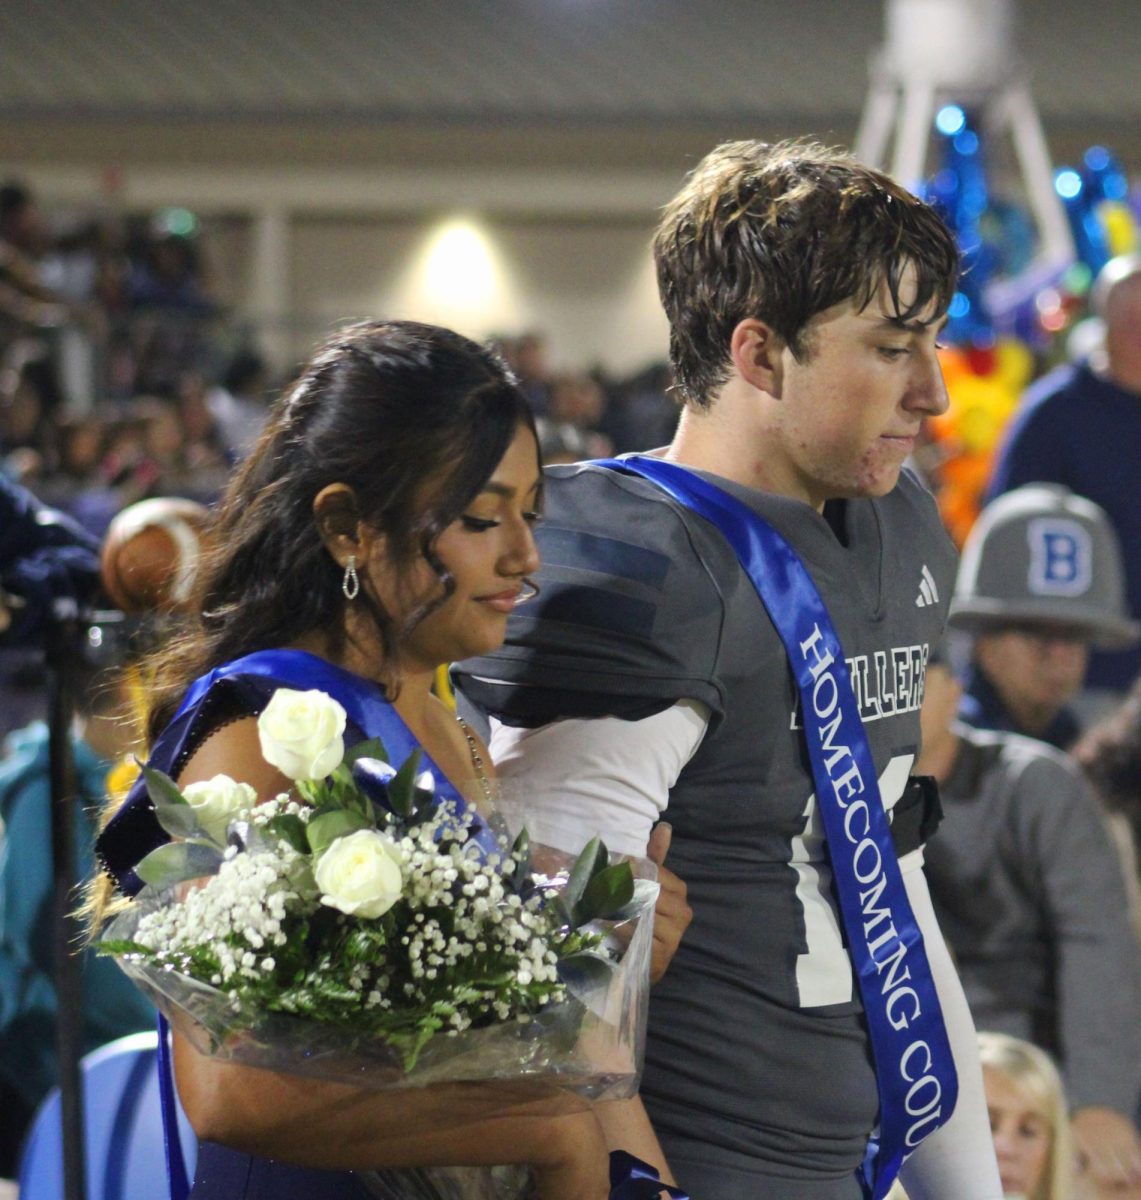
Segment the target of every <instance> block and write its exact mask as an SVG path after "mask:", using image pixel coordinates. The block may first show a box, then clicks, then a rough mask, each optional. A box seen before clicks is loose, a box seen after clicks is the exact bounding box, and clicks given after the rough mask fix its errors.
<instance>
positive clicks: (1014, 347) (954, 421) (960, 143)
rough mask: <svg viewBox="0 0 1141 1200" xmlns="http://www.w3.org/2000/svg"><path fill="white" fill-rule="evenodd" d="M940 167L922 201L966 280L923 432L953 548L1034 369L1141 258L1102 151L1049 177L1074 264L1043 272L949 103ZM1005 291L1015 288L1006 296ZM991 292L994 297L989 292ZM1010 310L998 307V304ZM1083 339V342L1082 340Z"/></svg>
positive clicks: (1023, 223)
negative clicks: (938, 217)
mask: <svg viewBox="0 0 1141 1200" xmlns="http://www.w3.org/2000/svg"><path fill="white" fill-rule="evenodd" d="M935 129H936V134H937V139H938V141H937V147H938V153H939V166H938V169H937V171H936V173H935V175H934V176H933V177H932V178H931V179H930V180H929V181H928V183H927V185H926V186H925V188H924V189H923V196H924V198H925V199H926V200H928V201H929V202H930V203H932V204H934V205H935V206H936V207H937V208H938V209H939V210H940V212H941V213H942V215H943V217H944V219H945V220H946V222H947V224H948V226H949V227H950V228H951V230H952V232H953V233H954V234H955V238H956V241H957V242H958V245H959V251H960V253H961V255H962V260H963V275H962V279H961V281H960V284H959V288H958V291H957V292H956V293H955V295H954V297H953V298H952V300H951V304H950V307H949V309H948V313H947V316H948V321H947V328H946V330H945V332H944V335H943V340H944V341H945V342H946V343H947V344H948V346H949V347H950V348H949V349H946V350H944V351H942V355H941V357H942V362H943V370H944V376H945V378H946V381H947V390H948V392H949V394H950V397H951V407H950V410H949V412H948V413H947V414H946V415H945V416H943V417H940V418H938V419H936V420H934V421H932V422H930V423H929V425H930V428H929V433H930V438H931V442H930V445H929V446H928V447H926V449H925V452H924V454H925V459H924V460H922V465H923V466H925V467H926V469H927V472H928V474H929V476H930V477H931V481H932V483H933V485H934V486H935V489H936V492H937V495H938V497H939V505H940V509H941V510H942V513H943V518H944V521H945V522H946V524H947V527H948V529H949V530H950V532H951V535H952V537H954V539H955V540H956V542H958V543H959V544H960V545H961V544H962V542H963V539H964V538H965V537H966V534H967V532H968V531H969V530H970V528H971V526H972V525H973V523H974V521H975V519H976V517H977V516H978V512H979V508H980V505H981V500H982V495H983V492H984V490H985V488H986V484H987V481H988V477H989V475H990V471H991V466H992V461H993V458H994V454H995V451H996V449H997V446H998V442H999V439H1000V437H1001V435H1002V432H1003V430H1004V428H1005V426H1006V423H1007V421H1008V420H1009V418H1010V416H1011V414H1012V413H1013V411H1014V409H1015V407H1016V405H1017V403H1018V399H1019V395H1020V393H1021V392H1022V390H1023V388H1024V387H1025V386H1026V385H1027V384H1028V383H1029V382H1030V380H1031V378H1032V376H1033V374H1034V372H1035V367H1036V365H1037V362H1036V360H1037V358H1038V357H1039V356H1040V357H1046V356H1047V355H1048V354H1049V352H1050V350H1051V348H1052V347H1053V346H1055V345H1056V344H1057V341H1058V338H1059V336H1060V335H1062V334H1063V333H1065V332H1066V331H1067V330H1069V329H1070V327H1071V326H1073V325H1074V323H1075V322H1076V321H1077V320H1078V319H1079V318H1080V317H1081V316H1083V315H1084V313H1085V308H1086V300H1087V296H1088V293H1089V289H1090V285H1091V283H1092V282H1093V279H1094V277H1095V275H1096V274H1097V272H1098V271H1099V270H1100V269H1101V267H1103V266H1104V265H1105V263H1106V262H1107V261H1108V260H1109V259H1110V258H1112V257H1114V256H1116V255H1118V254H1127V253H1132V252H1134V251H1136V250H1138V249H1139V248H1141V232H1139V221H1141V193H1138V195H1137V196H1136V197H1135V200H1136V201H1137V207H1136V209H1134V208H1133V207H1131V205H1130V196H1129V185H1128V181H1127V180H1126V177H1125V174H1124V172H1123V170H1122V168H1121V165H1120V164H1119V163H1118V161H1117V159H1115V158H1114V156H1113V155H1112V154H1111V153H1110V152H1109V151H1108V150H1106V149H1105V148H1103V147H1101V146H1094V147H1092V148H1091V149H1089V150H1088V151H1087V152H1086V154H1085V156H1084V158H1083V161H1082V166H1081V168H1080V169H1078V170H1075V169H1073V168H1070V167H1063V168H1061V169H1059V170H1058V171H1056V172H1055V175H1054V187H1055V189H1056V191H1057V194H1058V196H1059V198H1060V199H1061V201H1062V204H1063V205H1064V207H1065V210H1066V213H1067V216H1068V218H1069V221H1070V227H1071V229H1072V231H1073V236H1074V242H1075V247H1076V250H1077V261H1075V262H1074V263H1073V264H1071V265H1070V266H1069V267H1067V268H1065V269H1061V270H1059V269H1054V270H1053V271H1052V272H1050V273H1045V274H1044V273H1042V270H1041V267H1040V266H1038V265H1037V264H1036V263H1035V255H1036V252H1037V249H1038V247H1037V236H1036V232H1035V229H1034V226H1033V223H1032V222H1031V220H1030V218H1029V216H1028V215H1027V213H1026V211H1025V210H1024V209H1023V208H1021V207H1020V206H1018V205H1016V204H1011V203H1009V202H1007V201H1004V200H1003V199H1002V198H1001V197H998V196H996V195H994V194H993V193H992V191H991V189H990V187H989V186H988V180H987V170H986V161H985V145H984V141H983V139H982V137H980V135H979V132H978V124H977V121H976V120H975V118H974V116H973V115H972V114H971V113H969V112H968V111H967V110H966V109H964V108H961V107H960V106H959V105H956V104H949V105H946V106H944V107H943V108H942V109H940V110H939V112H938V114H937V115H936V118H935ZM1011 282H1013V283H1014V284H1015V285H1016V286H1014V287H1010V286H1007V285H1008V284H1009V283H1011ZM995 285H997V286H995ZM1000 295H1002V296H1005V297H1011V296H1014V297H1016V299H1014V300H1005V301H999V299H998V298H999V296H1000ZM1079 332H1080V331H1079Z"/></svg>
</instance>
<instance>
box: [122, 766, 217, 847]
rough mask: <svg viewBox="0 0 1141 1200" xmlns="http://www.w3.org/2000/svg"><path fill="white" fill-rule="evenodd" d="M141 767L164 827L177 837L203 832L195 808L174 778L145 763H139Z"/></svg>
mask: <svg viewBox="0 0 1141 1200" xmlns="http://www.w3.org/2000/svg"><path fill="white" fill-rule="evenodd" d="M136 761H138V760H137V759H136ZM139 767H140V769H141V770H142V773H143V780H144V782H145V783H146V788H147V795H148V796H150V798H151V803H152V804H153V805H154V810H155V817H156V818H157V819H158V823H159V824H160V825H161V826H162V827H163V829H165V830H166V832H167V833H169V834H170V836H171V837H175V838H185V837H192V836H193V835H194V834H196V833H197V834H201V833H203V832H204V830H203V829H202V827H201V826H200V825H199V824H198V817H197V816H196V814H195V812H194V809H193V808H191V807H190V805H189V804H188V803H187V802H186V800H185V798H184V797H183V795H182V793H181V792H180V791H179V790H178V787H177V785H176V784H175V782H174V780H173V779H171V778H170V776H169V775H165V774H163V772H162V771H156V770H155V768H154V767H148V766H147V765H146V764H145V763H139Z"/></svg>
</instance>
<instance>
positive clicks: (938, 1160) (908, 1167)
mask: <svg viewBox="0 0 1141 1200" xmlns="http://www.w3.org/2000/svg"><path fill="white" fill-rule="evenodd" d="M922 866H923V849H922V847H920V848H919V849H918V850H913V851H912V852H911V853H910V854H905V855H904V856H903V858H901V859H900V860H899V868H900V871H901V872H902V874H903V883H904V887H906V889H907V898H908V900H910V901H911V910H912V912H913V913H914V914H915V920H916V923H917V924H918V926H919V929H920V932H921V933H922V934H923V945H924V948H925V949H926V951H927V961H928V962H929V963H930V964H931V977H932V979H933V981H934V983H935V991H936V992H937V993H938V995H939V1005H940V1007H941V1008H942V1010H943V1022H944V1024H945V1025H946V1027H947V1037H948V1039H949V1041H950V1043H951V1054H952V1057H953V1058H954V1060H955V1072H956V1074H957V1075H958V1077H959V1099H958V1102H957V1103H956V1105H955V1111H954V1113H953V1114H952V1116H951V1119H950V1120H949V1121H948V1122H947V1124H946V1125H943V1126H941V1127H940V1128H939V1129H937V1130H936V1131H935V1132H934V1133H933V1134H931V1136H930V1137H928V1138H925V1139H924V1141H923V1142H922V1143H921V1144H920V1146H919V1149H918V1150H916V1151H915V1153H914V1154H913V1155H912V1156H911V1157H910V1158H909V1159H908V1160H907V1162H906V1163H904V1165H903V1170H902V1171H900V1175H899V1177H900V1181H901V1182H902V1184H903V1186H904V1187H905V1188H906V1189H907V1195H908V1200H967V1198H968V1197H969V1198H970V1200H1002V1183H1001V1181H1000V1180H999V1176H998V1163H997V1161H996V1160H995V1154H994V1141H993V1139H992V1137H991V1132H990V1119H989V1117H988V1115H987V1106H986V1094H985V1092H984V1091H983V1073H982V1067H981V1066H980V1065H979V1047H978V1039H977V1037H976V1035H975V1023H974V1020H973V1018H972V1017H971V1013H970V1009H968V1008H967V998H966V996H964V995H963V986H962V984H961V983H960V982H959V975H958V972H957V971H956V970H955V964H954V963H953V962H952V961H951V955H950V954H949V953H948V951H947V944H946V943H945V942H944V941H943V934H942V933H941V932H940V930H939V922H938V921H937V920H936V919H935V910H934V909H933V908H932V907H931V894H930V892H929V891H928V890H927V878H926V876H925V875H924V874H923V871H922Z"/></svg>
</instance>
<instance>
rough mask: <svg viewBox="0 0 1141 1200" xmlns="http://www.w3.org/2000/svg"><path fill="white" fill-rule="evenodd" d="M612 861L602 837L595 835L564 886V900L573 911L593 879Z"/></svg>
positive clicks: (579, 857)
mask: <svg viewBox="0 0 1141 1200" xmlns="http://www.w3.org/2000/svg"><path fill="white" fill-rule="evenodd" d="M609 861H610V854H609V852H608V851H607V849H606V846H605V845H604V844H603V842H602V839H601V838H597V837H593V838H591V839H590V841H589V842H587V843H586V845H585V846H584V847H583V848H582V853H581V854H580V855H579V856H578V858H577V859H576V860H575V864H574V866H573V867H571V872H570V876H569V878H568V879H567V885H566V887H565V888H563V901H564V903H565V904H566V906H567V908H569V909H570V910H571V911H572V912H573V911H574V910H575V909H576V908H577V907H578V902H579V900H580V899H581V898H582V895H583V893H584V892H585V891H586V886H587V884H588V883H590V881H591V879H593V878H594V876H595V875H597V874H598V872H599V871H601V870H602V869H603V868H604V867H605V866H606V864H607V863H608V862H609Z"/></svg>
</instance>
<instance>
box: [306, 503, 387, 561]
mask: <svg viewBox="0 0 1141 1200" xmlns="http://www.w3.org/2000/svg"><path fill="white" fill-rule="evenodd" d="M313 520H314V521H315V522H316V523H317V532H318V533H319V534H320V535H321V541H322V542H323V543H324V545H325V549H326V550H327V551H328V552H329V555H330V556H331V557H332V559H333V561H334V562H336V563H337V565H338V566H341V567H344V566H346V565H347V564H348V561H349V556H350V555H351V556H352V557H354V558H355V559H356V565H357V566H358V567H359V566H362V565H363V564H364V562H365V561H366V560H367V558H368V555H369V550H370V548H371V545H372V543H373V542H374V541H376V534H375V533H374V532H373V531H372V530H370V529H369V527H368V526H367V525H365V523H364V522H363V521H362V520H361V519H360V509H359V507H358V505H357V496H356V492H354V491H353V489H352V488H351V487H349V485H348V484H347V483H330V484H327V485H326V486H325V487H323V488H322V489H321V490H320V491H319V492H318V493H317V495H316V496H314V498H313Z"/></svg>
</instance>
